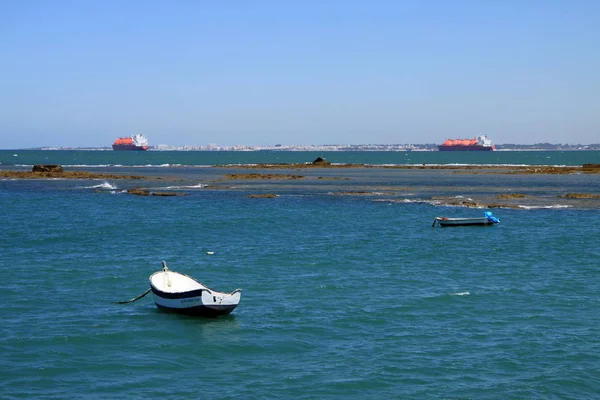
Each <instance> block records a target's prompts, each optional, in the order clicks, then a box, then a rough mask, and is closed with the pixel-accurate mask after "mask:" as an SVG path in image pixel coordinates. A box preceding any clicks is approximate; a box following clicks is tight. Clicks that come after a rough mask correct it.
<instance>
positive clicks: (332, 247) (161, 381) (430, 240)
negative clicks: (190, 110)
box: [0, 150, 600, 400]
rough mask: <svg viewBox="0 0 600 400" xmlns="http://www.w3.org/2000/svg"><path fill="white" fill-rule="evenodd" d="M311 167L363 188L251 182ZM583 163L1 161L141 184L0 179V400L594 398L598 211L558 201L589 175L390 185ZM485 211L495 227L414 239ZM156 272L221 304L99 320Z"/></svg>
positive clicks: (149, 155) (594, 202)
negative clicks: (211, 313)
mask: <svg viewBox="0 0 600 400" xmlns="http://www.w3.org/2000/svg"><path fill="white" fill-rule="evenodd" d="M318 157H322V158H325V159H326V160H328V161H330V162H332V163H334V164H346V163H356V164H364V165H367V166H369V168H311V169H308V168H307V169H303V168H288V169H286V168H278V169H263V168H253V167H254V166H255V165H257V164H290V163H310V162H312V161H313V160H315V159H316V158H318ZM585 163H596V164H598V163H600V152H598V151H565V152H560V151H550V152H548V151H519V152H517V151H514V152H510V151H496V152H491V153H479V152H478V153H470V152H464V153H463V152H456V153H455V152H416V151H408V152H368V151H364V152H318V151H315V152H292V151H280V152H277V151H255V152H219V151H204V152H203V151H189V152H186V151H168V152H167V151H147V152H113V151H82V150H56V151H42V150H2V151H0V171H7V170H9V171H10V170H30V169H31V167H32V166H33V165H35V164H60V165H62V166H63V167H64V168H65V169H66V170H85V171H91V172H97V173H108V174H117V175H119V174H124V175H138V176H140V177H141V178H140V179H125V180H124V179H82V180H74V179H14V178H0V210H1V212H0V215H1V221H2V229H1V230H0V266H1V271H2V281H3V282H4V284H3V285H4V286H3V289H2V291H1V295H0V299H1V301H2V318H1V323H0V378H1V379H0V398H2V399H112V398H124V399H199V398H219V399H236V400H237V399H586V400H587V399H592V398H598V397H599V396H600V262H599V260H600V228H599V226H600V203H599V200H598V199H593V198H590V199H572V198H568V197H566V196H565V195H566V194H569V193H579V194H591V195H598V194H600V174H583V173H581V174H569V175H561V174H556V175H553V174H533V175H529V174H528V175H521V174H506V173H502V171H498V173H495V172H494V171H493V170H492V171H488V172H489V173H488V172H486V173H481V172H482V171H478V170H477V169H474V170H469V171H466V172H465V171H460V170H455V169H443V168H442V169H429V168H414V169H406V168H394V167H397V166H415V167H418V166H422V167H426V166H477V165H488V166H495V165H498V166H504V167H506V166H521V165H532V166H542V165H558V166H577V165H582V164H585ZM255 173H260V174H265V175H263V176H258V177H257V176H254V179H250V177H249V176H247V175H245V176H242V175H243V174H255ZM133 187H141V188H145V189H147V190H148V191H149V192H150V193H153V192H158V191H163V192H164V191H170V192H174V193H177V194H179V196H170V197H163V196H152V195H150V196H136V195H133V194H130V193H127V190H128V189H130V188H133ZM257 194H258V195H260V194H273V195H275V196H270V197H269V198H261V197H260V196H259V197H258V198H257V197H256V196H251V195H257ZM501 194H512V195H515V196H513V197H511V198H510V199H509V200H506V201H509V202H510V207H509V206H506V207H503V206H502V203H503V201H505V200H501V197H499V196H500V195H501ZM448 199H469V200H473V201H474V202H477V203H482V204H491V203H496V205H495V206H494V208H486V207H483V208H477V207H475V208H473V207H464V206H460V205H452V204H449V203H448V201H447V200H448ZM485 211H492V212H493V215H494V216H495V217H497V218H499V219H500V222H499V223H498V224H495V225H493V226H485V227H452V228H440V227H438V226H435V227H433V226H432V222H433V220H434V218H435V217H436V216H445V217H479V216H482V215H483V212H485ZM162 261H166V262H167V264H168V266H169V268H170V269H171V270H173V271H178V272H181V273H185V274H187V275H190V276H192V277H194V278H196V279H198V280H199V281H201V282H203V283H204V284H206V285H207V286H208V287H210V288H213V289H215V290H219V291H227V292H229V291H233V290H234V289H237V288H240V289H242V298H241V301H240V304H239V305H238V307H237V308H236V309H235V310H234V311H233V312H232V313H231V314H230V315H227V316H222V317H218V318H202V317H191V316H184V315H178V314H171V313H165V312H163V311H160V310H158V309H157V307H156V306H155V304H154V303H153V300H152V297H151V295H148V296H145V297H142V298H140V299H139V300H137V301H134V302H131V303H127V304H117V303H118V302H120V301H125V300H128V299H132V298H135V297H137V296H139V295H141V294H143V293H144V292H145V291H146V290H147V289H148V288H149V282H148V277H149V276H150V275H151V274H152V273H154V272H156V271H158V270H160V269H161V263H162Z"/></svg>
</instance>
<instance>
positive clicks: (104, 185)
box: [84, 182, 117, 190]
mask: <svg viewBox="0 0 600 400" xmlns="http://www.w3.org/2000/svg"><path fill="white" fill-rule="evenodd" d="M84 189H101V190H115V189H117V187H116V186H114V185H111V184H110V183H108V182H102V183H101V184H99V185H92V186H85V187H84Z"/></svg>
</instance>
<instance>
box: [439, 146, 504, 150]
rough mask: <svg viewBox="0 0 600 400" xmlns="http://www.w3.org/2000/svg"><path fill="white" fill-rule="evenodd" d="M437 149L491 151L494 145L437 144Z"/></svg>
mask: <svg viewBox="0 0 600 400" xmlns="http://www.w3.org/2000/svg"><path fill="white" fill-rule="evenodd" d="M438 150H439V151H493V150H495V147H494V146H462V145H452V146H444V145H440V146H438Z"/></svg>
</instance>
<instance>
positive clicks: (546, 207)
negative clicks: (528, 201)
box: [519, 204, 573, 210]
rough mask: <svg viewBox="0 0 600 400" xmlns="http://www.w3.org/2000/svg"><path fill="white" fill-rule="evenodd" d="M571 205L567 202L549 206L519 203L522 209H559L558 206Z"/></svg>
mask: <svg viewBox="0 0 600 400" xmlns="http://www.w3.org/2000/svg"><path fill="white" fill-rule="evenodd" d="M572 207H573V206H571V205H567V204H553V205H549V206H524V205H519V208H522V209H524V210H540V209H560V208H572Z"/></svg>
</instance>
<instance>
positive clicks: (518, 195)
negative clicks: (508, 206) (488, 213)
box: [496, 193, 525, 199]
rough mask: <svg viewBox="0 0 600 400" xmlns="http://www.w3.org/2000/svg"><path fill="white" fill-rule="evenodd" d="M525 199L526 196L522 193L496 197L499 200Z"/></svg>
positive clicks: (503, 194) (504, 194)
mask: <svg viewBox="0 0 600 400" xmlns="http://www.w3.org/2000/svg"><path fill="white" fill-rule="evenodd" d="M523 197H525V195H524V194H521V193H502V194H499V195H498V196H496V198H497V199H522V198H523Z"/></svg>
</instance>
